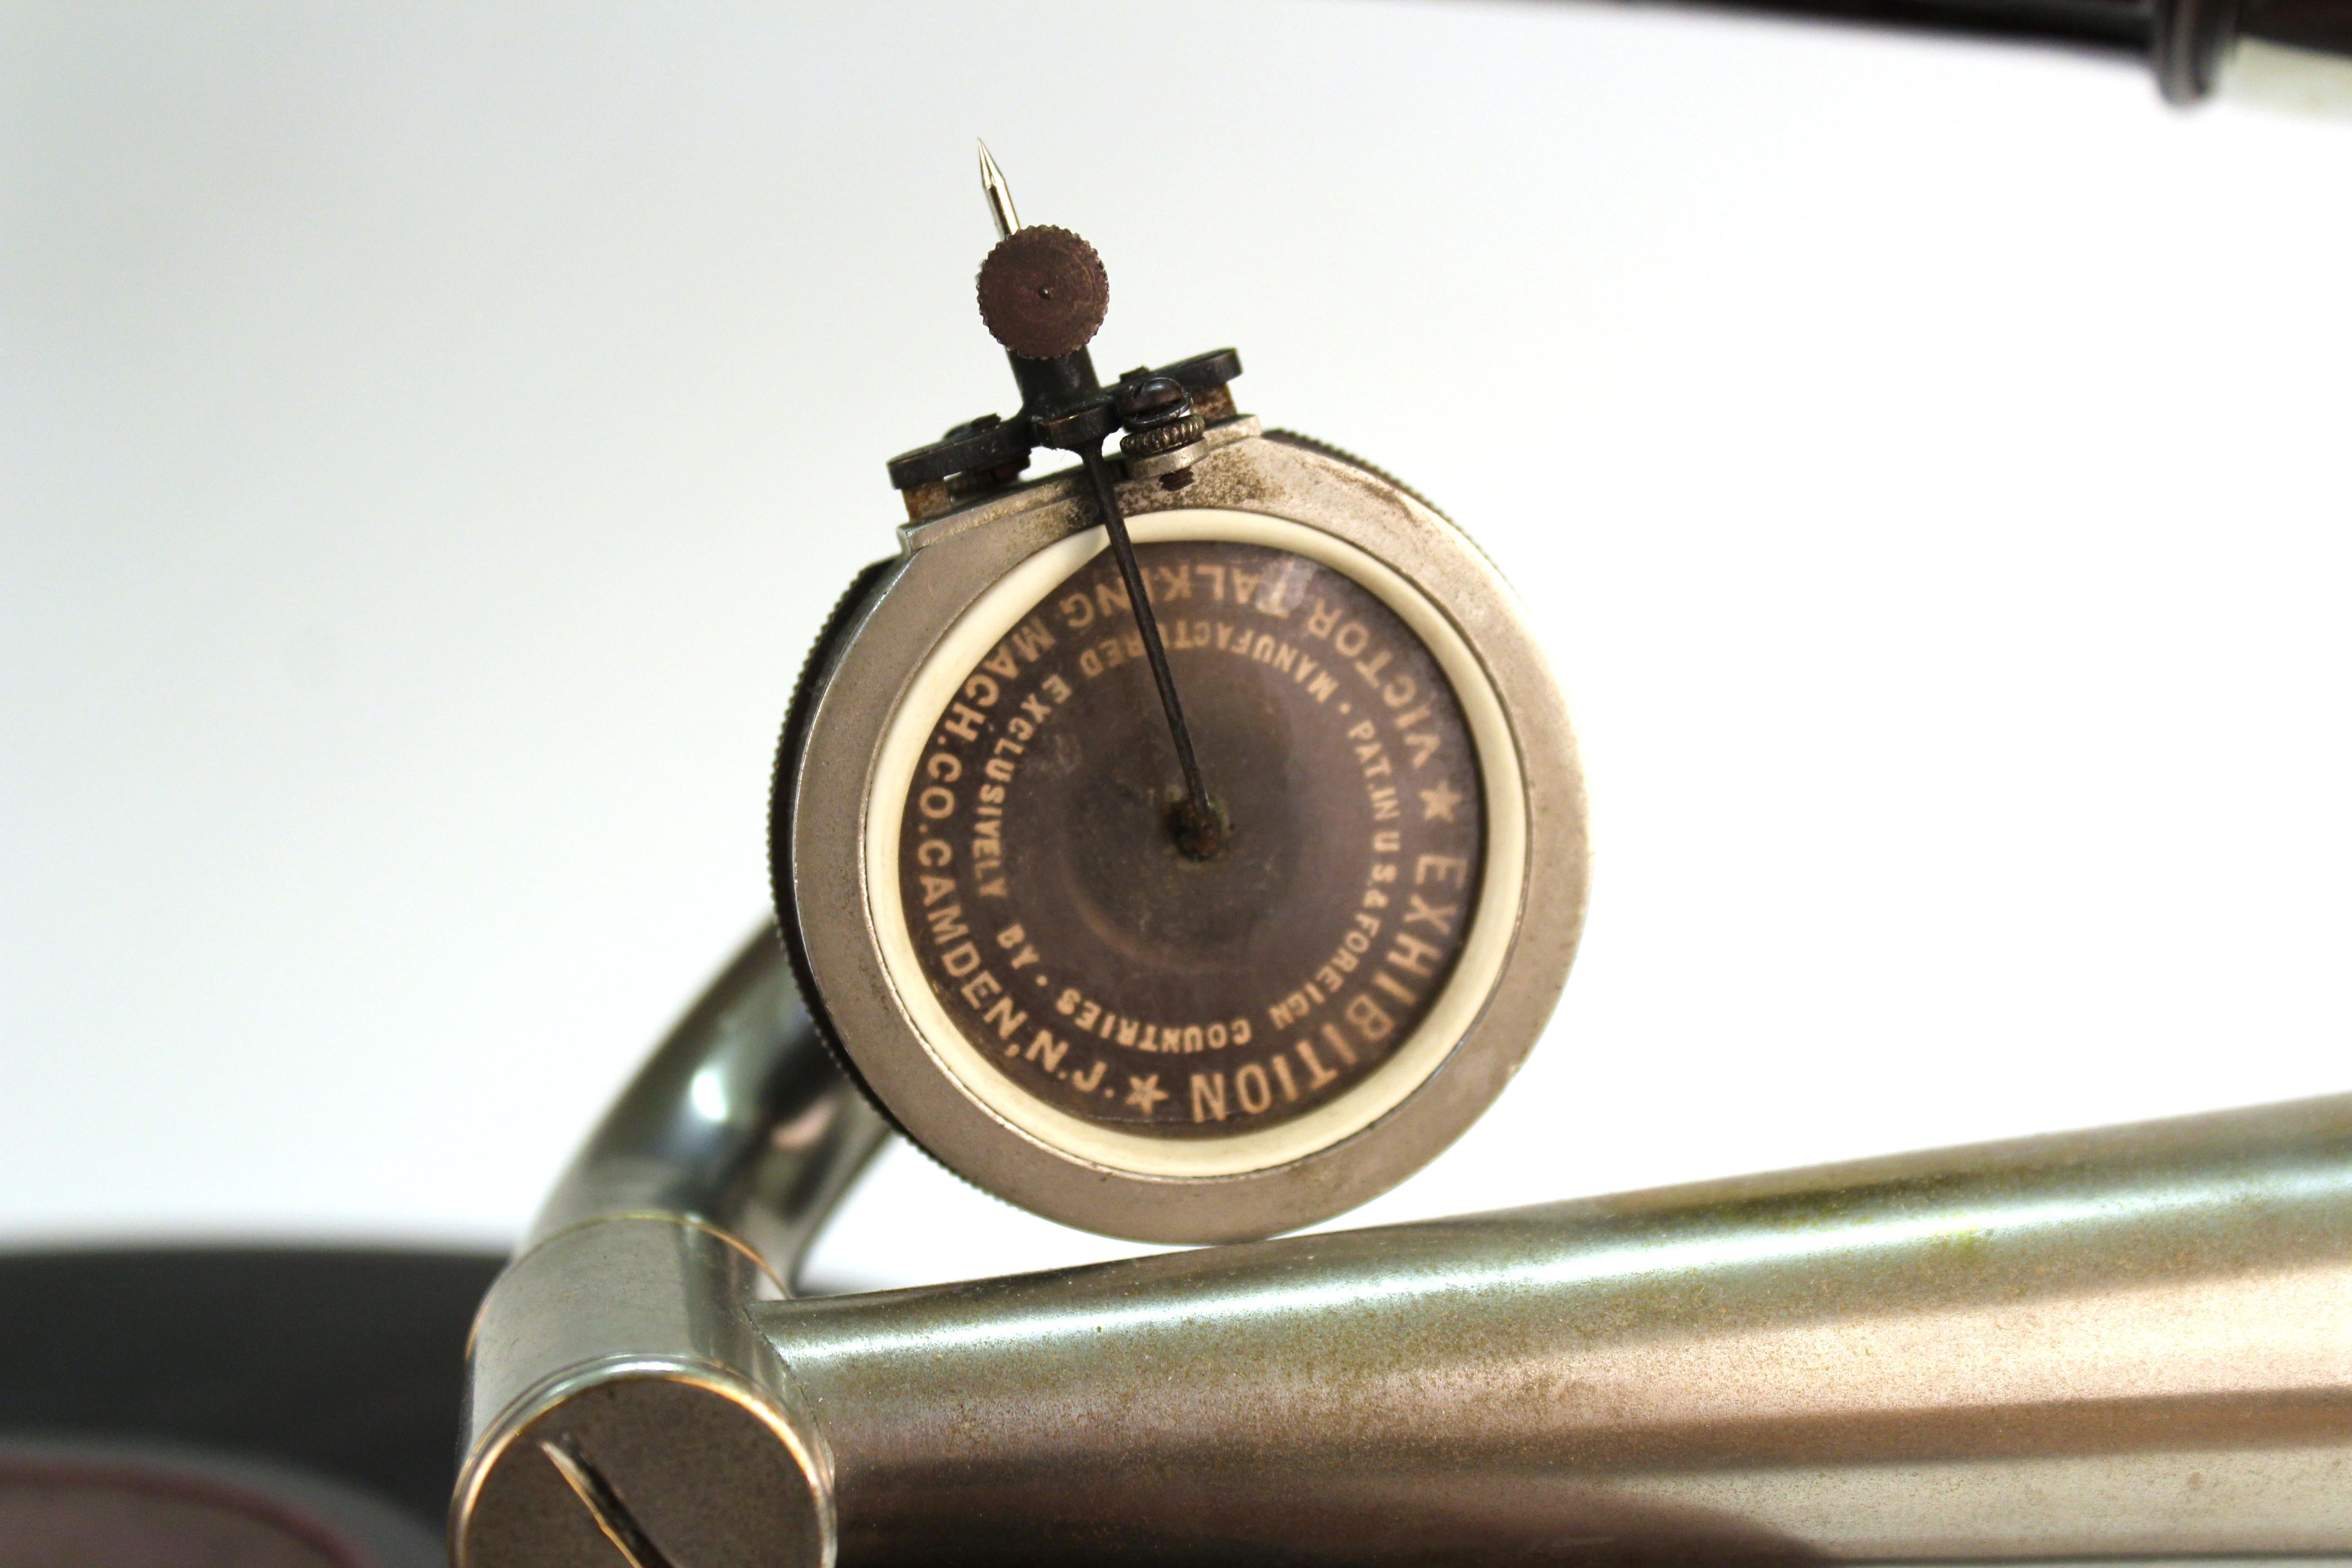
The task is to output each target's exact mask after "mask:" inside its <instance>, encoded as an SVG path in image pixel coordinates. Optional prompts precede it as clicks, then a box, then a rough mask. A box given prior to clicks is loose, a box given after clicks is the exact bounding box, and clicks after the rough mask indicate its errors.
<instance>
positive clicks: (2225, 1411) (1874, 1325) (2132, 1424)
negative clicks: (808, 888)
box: [453, 936, 2352, 1568]
mask: <svg viewBox="0 0 2352 1568" xmlns="http://www.w3.org/2000/svg"><path fill="white" fill-rule="evenodd" d="M804 1018H805V1015H804V1014H803V1013H801V1011H800V1010H799V1009H798V1007H797V1006H796V1005H795V1004H794V1000H793V992H792V983H791V980H790V979H789V977H788V976H787V974H786V973H785V966H784V963H783V961H782V956H781V954H780V953H779V952H777V951H776V949H775V947H774V945H773V939H772V937H766V936H763V937H762V938H761V940H760V941H758V942H755V943H754V944H753V946H752V947H751V948H750V949H748V950H747V951H746V952H745V953H744V954H743V955H742V956H741V957H740V959H739V960H738V961H737V962H736V963H735V964H734V965H733V966H731V967H730V969H729V970H728V971H727V972H726V973H725V974H723V975H722V976H721V977H720V979H719V983H718V984H717V985H716V986H714V988H713V990H712V993H711V994H710V995H709V996H707V997H706V998H705V999H704V1000H703V1002H701V1003H700V1004H698V1005H697V1006H696V1008H695V1009H694V1010H693V1011H692V1012H691V1013H690V1014H689V1015H688V1018H687V1020H686V1022H685V1023H684V1024H682V1025H681V1026H679V1028H678V1030H677V1033H676V1034H674V1035H673V1036H672V1037H671V1039H670V1040H669V1042H668V1043H667V1045H666V1046H665V1047H663V1048H662V1050H661V1052H660V1053H658V1054H657V1055H656V1058H655V1059H654V1061H653V1063H652V1064H651V1065H650V1066H649V1067H648V1068H647V1069H646V1072H645V1073H644V1074H643V1075H642V1076H641V1077H640V1078H639V1079H638V1080H637V1082H636V1083H635V1085H633V1086H632V1088H631V1089H630V1090H629V1091H628V1093H627V1094H626V1095H625V1096H624V1098H623V1100H622V1101H621V1103H620V1105H619V1106H618V1107H616V1108H615V1110H614V1113H613V1115H612V1116H611V1118H609V1119H608V1121H606V1123H605V1125H604V1128H603V1129H601V1130H600V1131H599V1132H598V1133H597V1134H596V1136H595V1137H594V1139H593V1140H592V1142H591V1143H590V1145H589V1148H588V1150H587V1151H586V1152H583V1155H582V1157H581V1160H580V1162H579V1163H577V1164H576V1165H575V1166H574V1167H573V1170H572V1174H571V1175H570V1176H568V1177H567V1178H566V1179H565V1181H564V1183H563V1184H562V1186H561V1187H560V1188H559V1190H558V1193H557V1194H556V1196H555V1198H554V1199H553V1200H552V1201H551V1204H550V1205H549V1212H548V1214H547V1215H545V1216H544V1217H543V1218H542V1220H541V1224H540V1226H539V1227H538V1229H537V1230H536V1231H535V1232H534V1233H533V1237H532V1238H531V1240H530V1242H528V1243H527V1244H526V1246H525V1247H524V1248H523V1249H522V1252H521V1254H520V1256H519V1258H517V1260H516V1262H515V1263H514V1265H513V1266H512V1267H511V1268H509V1271H508V1272H507V1274H506V1275H505V1276H504V1277H503V1278H502V1279H500V1280H499V1284H498V1285H497V1286H496V1288H495V1289H493V1290H492V1292H491V1294H490V1296H489V1298H488V1301H487V1302H486V1303H485V1305H484V1307H483V1310H482V1316H481V1321H480V1323H479V1326H478V1330H477V1333H476V1338H475V1343H474V1350H473V1360H472V1367H471V1388H472V1398H473V1405H472V1409H471V1414H470V1417H469V1422H468V1426H467V1463H466V1468H465V1476H464V1479H463V1481H462V1483H461V1486H460V1489H459V1491H458V1494H457V1500H456V1505H455V1509H454V1513H453V1532H454V1533H453V1547H454V1551H455V1553H456V1562H457V1564H458V1565H459V1568H525V1565H529V1568H541V1565H547V1568H553V1565H556V1564H581V1565H583V1568H585V1565H588V1564H600V1565H604V1568H611V1565H613V1564H615V1563H629V1564H634V1565H635V1568H657V1565H662V1564H668V1565H672V1568H719V1565H721V1564H754V1563H760V1564H779V1565H781V1564H803V1565H808V1568H820V1565H824V1564H829V1563H844V1564H857V1563H886V1562H888V1563H931V1562H939V1563H945V1562H949V1561H954V1562H959V1563H1000V1562H1003V1563H1011V1562H1016V1561H1017V1562H1022V1563H1064V1562H1067V1563H1077V1562H1081V1561H1089V1562H1092V1561H1099V1560H1100V1559H1101V1558H1102V1557H1103V1556H1104V1555H1105V1554H1106V1553H1116V1552H1129V1553H1132V1554H1133V1555H1135V1556H1137V1557H1139V1558H1144V1559H1149V1560H1150V1561H1152V1562H1157V1563H1213V1562H1214V1563H1232V1562H1234V1561H1236V1560H1240V1561H1248V1560H1252V1559H1265V1560H1280V1561H1317V1562H1322V1561H1328V1562H1342V1561H1346V1562H1364V1563H1383V1562H1392V1563H1405V1562H1412V1563H1433V1562H1471V1561H1483V1560H1487V1559H1491V1558H1494V1557H1496V1556H1497V1555H1507V1556H1510V1557H1512V1558H1514V1559H1516V1560H1523V1561H1534V1562H1544V1563H1591V1564H1601V1563H1633V1562H1641V1563H1664V1562H1685V1561H1687V1562H1706V1563H1717V1564H1723V1563H1759V1564H1760V1563H1824V1562H1853V1561H1864V1562H1891V1561H1918V1560H1927V1559H1934V1560H1941V1561H1968V1562H1990V1561H1998V1560H2004V1559H2007V1560H2015V1559H2022V1558H2036V1557H2062V1556H2102V1555H2121V1554H2130V1553H2157V1552H2163V1553H2168V1554H2170V1553H2184V1552H2185V1553H2212V1554H2219V1553H2252V1552H2344V1551H2347V1550H2352V1488H2347V1487H2346V1486H2345V1485H2344V1477H2345V1475H2346V1473H2347V1468H2352V1096H2346V1097H2338V1098H2333V1099H2326V1100H2309V1101H2303V1102H2299V1103H2294V1104H2288V1105H2281V1106H2273V1107H2266V1108H2261V1109H2257V1110H2241V1111H2231V1112H2224V1113H2221V1114H2217V1115H2208V1116H2198V1117H2190V1118H2186V1119H2182V1120H2179V1121H2160V1122H2151V1123H2147V1124H2145V1125H2141V1126H2136V1127H2123V1128H2115V1129H2107V1130H2103V1131H2090V1132H2080V1133H2069V1134H2063V1135H2059V1136H2054V1137H2046V1138H2036V1139H2028V1140H2022V1141H2019V1142H2005V1143H1995V1144H1987V1145H1981V1146H1979V1147H1975V1148H1967V1149H1956V1150H1946V1151H1940V1152H1931V1153H1925V1154H1916V1155H1907V1156H1902V1157H1897V1158H1891V1159H1884V1160H1873V1161H1866V1162H1862V1163H1853V1164H1845V1165H1836V1166H1828V1167H1823V1168H1821V1169H1817V1170H1810V1171H1797V1172H1790V1173H1780V1174H1773V1175H1764V1176H1756V1177H1750V1178H1747V1179H1743V1180H1736V1181H1727V1182H1717V1183H1709V1184H1703V1185H1697V1186H1687V1187H1678V1188H1670V1189H1666V1190H1664V1191H1659V1192H1652V1193H1637V1194H1628V1195H1622V1196H1617V1197H1605V1198H1596V1199H1590V1200H1585V1201H1580V1202H1575V1203H1566V1204H1555V1205H1546V1206H1543V1207H1538V1208H1528V1209H1518V1210H1513V1211H1508V1212H1505V1213H1499V1214H1490V1215H1471V1216H1467V1217H1464V1218H1458V1219H1450V1220H1443V1221H1437V1222H1433V1223H1429V1224H1423V1225H1412V1226H1391V1227H1387V1228H1382V1229H1372V1230H1362V1231H1355V1232H1343V1233H1339V1234H1332V1235H1319V1236H1305V1237H1291V1238H1287V1239H1283V1240H1277V1241H1269V1242H1259V1243H1253V1244H1249V1245H1245V1246H1239V1247H1215V1248H1207V1249H1202V1250H1197V1251H1191V1252H1180V1253H1173V1254H1169V1255H1164V1256H1160V1257H1154V1258H1138V1259H1134V1260H1131V1261H1128V1262H1123V1263H1114V1264H1108V1265H1103V1266H1099V1267H1094V1268H1076V1269H1067V1270H1062V1271H1058V1272H1054V1273H1047V1274H1038V1275H1030V1276H1025V1277H1020V1278H1013V1279H993V1280H981V1281H973V1282H969V1283H962V1284H952V1285H941V1286H932V1287H926V1288H923V1289H911V1290H894V1291H887V1292H883V1293H878V1294H874V1295H866V1296H849V1297H838V1298H831V1299H826V1298H818V1299H813V1300H798V1299H793V1297H791V1296H790V1294H789V1292H788V1291H787V1289H785V1281H786V1280H787V1279H789V1277H790V1268H791V1265H792V1262H793V1248H794V1247H797V1246H798V1245H799V1244H800V1243H801V1242H803V1241H804V1240H805V1239H806V1237H808V1236H809V1235H810V1234H812V1232H813V1230H814V1226H816V1225H818V1224H820V1223H822V1220H823V1218H824V1213H825V1211H826V1210H827V1208H829V1207H830V1205H832V1204H833V1203H834V1202H835V1200H837V1199H838V1197H839V1196H840V1194H842V1193H843V1192H844V1191H845V1189H846V1186H847V1183H848V1180H849V1179H850V1177H852V1176H853V1175H854V1174H855V1172H856V1169H857V1168H858V1166H859V1165H860V1164H861V1163H863V1160H864V1158H865V1157H866V1154H868V1153H870V1152H871V1151H872V1149H873V1147H874V1146H875V1143H876V1142H877V1140H878V1138H879V1137H880V1122H879V1120H878V1118H877V1117H875V1116H874V1113H872V1112H871V1111H868V1110H866V1108H865V1105H864V1102H863V1101H862V1100H860V1099H858V1098H857V1097H856V1094H855V1093H853V1092H852V1091H851V1090H850V1089H849V1086H848V1085H847V1084H846V1083H845V1081H844V1080H843V1079H841V1077H840V1075H839V1074H838V1073H837V1071H836V1070H835V1068H833V1066H832V1064H831V1063H830V1061H829V1060H828V1059H827V1058H826V1057H825V1056H824V1051H823V1048H822V1047H821V1046H820V1044H819V1042H818V1041H817V1040H816V1038H815V1037H814V1034H813V1033H812V1032H811V1031H810V1030H809V1029H808V1028H807V1026H806V1025H805V1023H804V1021H803V1020H804ZM722 1108H723V1109H722ZM761 1191H764V1192H766V1193H767V1194H771V1195H770V1196H769V1197H768V1198H767V1200H766V1201H764V1202H761V1201H758V1200H757V1199H753V1200H752V1201H751V1202H749V1203H748V1204H747V1202H746V1199H747V1198H751V1194H755V1193H758V1192H761ZM779 1200H781V1201H779ZM755 1237H761V1238H764V1239H765V1245H766V1247H767V1250H766V1251H764V1252H763V1251H761V1248H760V1247H759V1246H757V1245H755V1242H754V1238H755Z"/></svg>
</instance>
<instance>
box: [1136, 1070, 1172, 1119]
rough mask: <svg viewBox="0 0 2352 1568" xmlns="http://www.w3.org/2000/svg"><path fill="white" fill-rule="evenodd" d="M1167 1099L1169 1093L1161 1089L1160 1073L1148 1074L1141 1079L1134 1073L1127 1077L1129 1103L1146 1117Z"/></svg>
mask: <svg viewBox="0 0 2352 1568" xmlns="http://www.w3.org/2000/svg"><path fill="white" fill-rule="evenodd" d="M1167 1098H1168V1091H1167V1090H1166V1089H1162V1088H1160V1075H1159V1074H1158V1073H1156V1072H1151V1073H1146V1074H1144V1075H1143V1076H1142V1077H1141V1078H1138V1077H1136V1076H1135V1075H1134V1074H1133V1073H1129V1074H1128V1075H1127V1102H1128V1103H1129V1105H1132V1106H1133V1107H1135V1109H1136V1110H1140V1111H1141V1112H1143V1114H1144V1115H1146V1116H1149V1115H1150V1114H1151V1108H1152V1107H1153V1106H1155V1105H1157V1104H1159V1103H1160V1101H1161V1100H1165V1099H1167Z"/></svg>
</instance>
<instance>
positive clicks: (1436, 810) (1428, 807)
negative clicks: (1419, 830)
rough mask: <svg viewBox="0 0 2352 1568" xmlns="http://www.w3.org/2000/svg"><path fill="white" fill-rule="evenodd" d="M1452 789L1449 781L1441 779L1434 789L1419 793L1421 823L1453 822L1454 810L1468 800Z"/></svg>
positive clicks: (1452, 784) (1452, 783) (1451, 783)
mask: <svg viewBox="0 0 2352 1568" xmlns="http://www.w3.org/2000/svg"><path fill="white" fill-rule="evenodd" d="M1469 798H1470V797H1469V796H1468V795H1463V794H1461V793H1460V792H1458V791H1457V790H1455V789H1454V782H1453V781H1452V780H1451V779H1442V780H1440V781H1439V782H1438V785H1437V787H1436V788H1435V789H1425V790H1423V791H1422V792H1421V819H1422V820H1423V822H1437V821H1440V820H1443V821H1446V822H1451V821H1453V820H1454V807H1455V806H1457V805H1461V804H1462V803H1463V802H1464V801H1465V800H1467V799H1469Z"/></svg>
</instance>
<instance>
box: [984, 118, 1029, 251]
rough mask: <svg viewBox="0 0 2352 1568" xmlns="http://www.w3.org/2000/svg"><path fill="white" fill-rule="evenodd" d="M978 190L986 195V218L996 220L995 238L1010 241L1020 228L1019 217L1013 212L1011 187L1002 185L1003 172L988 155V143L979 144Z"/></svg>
mask: <svg viewBox="0 0 2352 1568" xmlns="http://www.w3.org/2000/svg"><path fill="white" fill-rule="evenodd" d="M980 188H981V189H982V191H984V192H986V193H987V195H988V216H990V217H992V218H994V219H995V220H996V237H997V238H999V239H1010V238H1012V237H1013V230H1014V229H1016V228H1019V227H1020V226H1021V215H1020V214H1019V213H1017V212H1014V211H1013V187H1012V186H1011V185H1008V184H1005V183H1004V171H1003V170H1002V169H1000V168H998V167H997V166H996V160H995V159H993V158H992V157H990V156H989V155H988V143H987V142H982V143H981V144H980Z"/></svg>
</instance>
